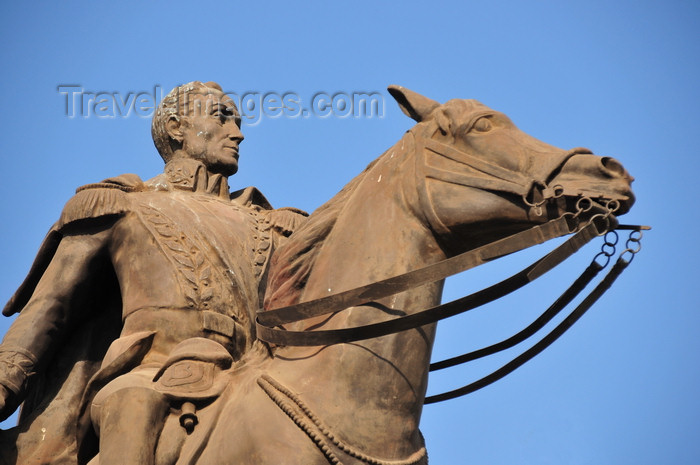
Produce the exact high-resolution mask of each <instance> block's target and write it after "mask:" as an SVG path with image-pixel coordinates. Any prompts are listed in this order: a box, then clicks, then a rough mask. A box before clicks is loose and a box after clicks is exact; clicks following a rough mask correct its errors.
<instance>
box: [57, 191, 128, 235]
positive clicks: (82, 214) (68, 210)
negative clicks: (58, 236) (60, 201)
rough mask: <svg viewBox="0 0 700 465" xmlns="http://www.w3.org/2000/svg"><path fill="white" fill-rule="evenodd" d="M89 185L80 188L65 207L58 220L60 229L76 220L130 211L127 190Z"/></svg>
mask: <svg viewBox="0 0 700 465" xmlns="http://www.w3.org/2000/svg"><path fill="white" fill-rule="evenodd" d="M112 186H114V185H113V184H112V185H111V186H110V187H109V188H105V187H102V186H100V187H97V186H95V187H88V186H84V187H86V188H83V189H78V191H77V194H75V195H74V196H73V197H72V198H71V199H70V200H68V202H67V203H66V206H65V207H64V208H63V212H62V213H61V218H60V219H59V221H58V227H59V229H60V228H62V227H63V226H65V225H67V224H70V223H72V222H74V221H78V220H84V219H90V218H99V217H101V216H106V215H120V214H123V213H125V212H127V211H128V204H129V201H128V199H127V198H126V192H124V190H123V189H121V188H119V187H116V188H115V187H112Z"/></svg>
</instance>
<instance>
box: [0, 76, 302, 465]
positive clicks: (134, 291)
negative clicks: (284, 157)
mask: <svg viewBox="0 0 700 465" xmlns="http://www.w3.org/2000/svg"><path fill="white" fill-rule="evenodd" d="M240 123H241V119H240V116H239V113H238V110H237V109H236V107H235V105H234V102H233V101H232V100H231V99H230V98H229V97H228V96H226V95H225V94H224V93H223V92H222V90H221V87H220V86H219V85H217V84H216V83H211V82H209V83H204V84H203V83H201V82H198V81H197V82H192V83H189V84H186V85H183V86H181V87H178V88H176V89H174V90H173V91H171V92H170V93H169V94H168V96H167V97H165V99H164V100H163V101H162V102H161V103H160V105H159V107H158V109H157V111H156V114H155V115H154V117H153V123H152V134H153V140H154V142H155V145H156V147H157V149H158V151H159V153H160V155H161V156H162V157H163V159H164V161H165V163H166V164H165V171H164V173H163V174H161V175H159V176H157V177H155V178H153V179H151V180H149V181H145V182H143V181H141V180H140V179H139V178H138V177H137V176H136V175H122V176H119V177H116V178H111V179H107V180H105V181H103V182H101V183H97V184H90V185H87V186H83V187H81V188H79V189H78V191H77V193H76V195H75V196H74V197H73V198H72V199H71V200H69V201H68V203H67V204H66V206H65V208H64V210H63V213H62V215H61V217H60V220H59V221H58V222H57V223H56V224H55V225H54V227H53V228H52V229H51V231H50V232H49V235H48V236H47V238H46V240H45V241H44V244H42V247H41V249H40V251H39V254H38V257H37V259H36V261H35V263H34V265H33V266H32V269H31V270H30V273H29V276H28V277H27V278H26V280H25V281H24V283H23V284H22V286H21V287H20V288H19V290H18V291H17V293H16V294H15V295H14V296H13V298H12V299H11V300H10V302H9V303H8V304H7V306H6V308H5V311H4V313H5V314H8V315H9V314H12V313H15V312H20V313H19V316H18V317H17V319H16V321H15V322H14V323H13V324H12V326H11V328H10V330H9V331H8V332H7V334H6V335H5V338H4V340H3V342H2V345H0V417H2V418H6V417H7V416H9V415H10V414H11V413H12V412H13V411H14V410H16V408H17V407H18V405H19V404H20V403H21V402H23V401H24V407H23V410H22V414H21V417H20V427H19V428H15V429H14V430H17V431H14V430H9V431H7V432H4V434H5V435H6V436H5V438H2V439H3V441H4V442H5V444H7V443H13V444H15V446H13V447H16V449H17V450H16V451H12V453H11V454H10V455H13V456H14V454H16V455H17V458H15V459H14V460H15V461H16V463H45V462H44V461H48V460H50V461H51V463H53V464H59V463H60V464H63V463H72V464H74V463H75V464H77V463H85V462H86V461H88V460H89V459H90V458H91V457H92V456H94V454H95V452H96V450H97V448H98V447H99V454H100V455H99V462H100V464H101V465H112V464H117V463H119V464H140V465H146V464H152V463H154V454H155V452H154V451H155V450H156V446H157V443H158V439H159V438H158V436H159V432H160V431H161V429H162V427H163V425H164V423H165V421H166V420H165V419H166V417H168V415H170V414H171V413H172V412H173V411H174V410H177V409H180V408H181V409H182V411H183V416H182V417H181V418H182V419H183V422H182V425H183V428H185V429H191V428H193V427H194V424H195V422H193V421H192V418H194V417H193V414H192V409H193V408H194V404H196V402H194V404H193V403H190V402H188V395H190V394H191V396H192V397H193V398H196V399H200V400H201V399H202V398H203V397H207V396H209V397H212V396H215V395H216V392H214V391H215V389H214V391H212V389H213V388H211V385H212V383H211V382H209V384H207V386H209V391H207V392H208V393H207V394H206V395H200V394H201V393H199V391H198V389H199V388H198V387H197V386H199V385H197V386H195V385H196V383H197V382H200V384H201V379H202V377H204V378H206V377H207V376H213V375H212V374H211V373H213V371H215V370H217V369H219V370H220V369H227V368H228V367H230V366H231V365H232V364H233V363H236V362H237V361H239V360H240V359H241V357H242V356H243V355H244V354H245V353H246V352H248V351H250V350H251V348H252V347H253V346H254V345H255V334H254V324H253V318H254V314H255V311H256V310H257V309H258V306H259V303H260V296H261V291H262V290H263V289H262V288H263V287H264V277H265V269H266V265H267V262H268V259H269V256H270V253H271V251H272V250H273V249H274V248H275V247H276V245H277V244H278V243H279V241H281V240H284V237H285V236H288V235H289V234H291V232H292V231H293V230H294V228H295V227H296V225H298V224H299V223H300V222H301V221H302V220H303V219H304V217H305V215H304V214H303V213H302V212H299V211H298V210H295V209H280V210H273V209H272V208H271V207H270V206H269V204H268V202H267V201H266V200H265V198H264V197H263V196H262V195H261V194H260V193H259V192H258V191H257V190H256V189H254V188H248V189H244V190H242V191H238V192H235V193H233V194H230V193H229V186H228V180H227V179H228V177H229V176H231V175H233V174H234V173H236V171H237V169H238V149H239V144H240V143H241V141H242V140H243V135H242V134H241V131H240ZM183 360H184V361H185V362H183ZM187 360H189V362H187ZM182 363H186V364H185V366H182V365H181V364H182ZM187 363H190V364H189V365H187ZM178 364H180V365H178ZM198 364H199V365H198ZM202 364H204V368H203V369H202V370H201V373H199V374H197V373H194V372H197V370H199V369H200V368H202ZM209 367H210V368H211V369H210V368H209ZM212 370H213V371H212ZM200 375H201V376H200ZM188 377H190V378H192V379H189V378H188ZM198 380H199V381H198ZM205 381H206V380H205ZM209 381H211V380H209ZM205 384H206V383H205ZM200 387H201V386H200ZM188 393H190V394H188ZM198 396H199V397H198ZM188 415H189V417H188ZM188 421H189V422H188ZM90 426H92V427H93V428H94V430H95V431H96V432H97V433H98V436H99V446H98V444H97V443H96V442H95V439H96V438H94V435H93V434H92V430H91V428H90ZM13 431H14V432H13ZM11 432H13V435H12V438H11V439H8V436H7V435H8V433H11ZM91 437H93V438H94V439H93V440H92V442H91V441H90V438H91ZM3 452H4V453H6V452H5V451H3ZM5 460H11V459H7V458H5ZM15 461H8V463H15ZM1 462H2V460H0V463H1Z"/></svg>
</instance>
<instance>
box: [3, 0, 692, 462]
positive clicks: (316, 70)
mask: <svg viewBox="0 0 700 465" xmlns="http://www.w3.org/2000/svg"><path fill="white" fill-rule="evenodd" d="M205 5H206V6H202V7H195V6H194V5H193V4H191V3H185V2H160V1H153V2H135V1H124V2H119V3H108V2H103V1H99V2H97V1H96V2H60V3H58V2H44V3H43V4H36V5H33V6H31V7H28V6H24V4H20V3H17V2H12V3H10V2H5V3H3V5H2V6H0V37H1V38H2V42H3V43H4V44H5V46H4V47H3V48H2V50H1V51H0V62H1V63H2V68H1V69H0V83H2V85H1V86H0V96H1V98H2V102H3V111H2V112H1V113H0V127H1V128H2V138H0V156H1V157H2V160H3V165H4V169H5V173H6V176H5V179H4V182H3V183H2V184H1V185H0V198H2V199H3V200H2V203H0V218H2V219H3V221H2V222H1V223H0V244H2V245H0V263H2V264H3V266H2V268H0V298H2V299H7V298H9V297H10V295H11V294H12V293H13V292H14V290H15V288H16V287H17V286H18V285H19V283H20V282H21V280H22V279H23V277H24V275H25V273H26V272H27V270H28V268H29V266H30V264H31V261H32V259H33V257H34V254H35V252H36V250H37V248H38V246H39V244H40V242H41V239H42V238H43V236H44V234H45V232H46V230H47V229H48V228H49V227H50V225H51V224H52V223H53V222H54V221H55V220H56V219H57V217H58V215H59V213H60V211H61V208H62V206H63V204H64V203H65V201H66V200H67V199H68V198H70V196H71V195H72V193H73V192H74V189H75V188H76V187H77V186H79V185H82V184H86V183H90V182H95V181H99V180H101V179H104V178H107V177H110V176H114V175H117V174H120V173H125V172H135V173H138V174H139V175H140V176H141V177H143V178H149V177H152V176H154V175H155V174H157V173H158V172H159V171H160V169H161V165H162V164H161V162H160V159H159V157H158V155H157V153H156V151H155V148H154V147H153V145H152V142H151V140H150V120H149V119H147V118H143V117H140V116H139V115H138V114H136V111H132V112H131V113H129V116H128V117H121V116H117V117H114V118H104V117H96V116H95V115H92V116H90V117H82V116H81V115H78V116H76V117H74V118H69V117H67V116H66V101H65V95H64V94H61V93H59V91H58V89H57V88H58V86H61V85H77V86H79V87H80V88H82V89H84V90H85V91H86V92H88V91H92V92H95V93H98V92H109V93H111V94H112V95H117V96H119V97H120V98H127V97H128V95H129V93H130V92H131V93H132V95H134V94H136V93H139V92H149V91H150V92H152V91H153V89H154V87H155V86H160V87H161V88H162V89H164V90H165V91H167V90H169V89H170V88H172V87H173V86H174V85H177V84H180V83H183V82H188V81H191V80H195V79H196V80H203V81H208V80H214V81H217V82H219V83H221V84H222V86H223V87H224V88H225V89H226V90H231V91H235V92H237V93H240V94H243V93H246V92H248V93H260V94H264V93H269V92H274V93H277V94H279V95H282V94H284V93H286V92H294V93H295V94H296V95H298V96H300V97H301V99H302V100H303V101H304V102H309V101H310V100H311V97H312V96H313V95H315V94H317V93H319V92H325V93H328V94H329V95H333V94H335V93H338V92H342V93H352V92H380V93H381V94H382V96H383V99H384V103H385V105H384V111H383V116H382V117H374V118H353V117H345V118H341V117H334V116H330V117H325V118H323V117H317V116H313V115H312V116H310V117H308V118H304V117H296V118H291V117H285V116H281V117H278V118H262V119H261V120H260V121H259V122H258V123H257V124H255V125H246V126H244V128H243V131H244V134H245V136H246V140H245V142H244V143H243V145H242V150H241V162H240V165H241V169H240V173H239V174H238V175H236V177H235V178H233V179H232V180H231V184H232V186H234V187H236V188H237V187H243V186H247V185H256V186H258V187H259V188H260V189H261V190H262V191H263V192H264V193H265V194H266V195H267V197H268V198H269V199H270V201H271V202H272V203H273V204H274V205H275V206H286V205H289V206H296V207H299V208H302V209H305V210H308V211H312V210H314V209H315V208H317V207H318V206H319V205H320V204H322V203H323V202H324V201H325V200H327V199H328V198H330V197H331V196H332V195H333V194H334V193H335V192H337V191H338V190H339V189H340V188H341V187H342V186H343V185H344V184H345V182H347V181H348V180H349V179H350V178H351V177H353V176H354V175H355V174H356V173H358V172H359V171H360V170H362V169H363V168H364V166H366V165H367V163H369V162H370V161H371V160H372V159H373V158H375V157H376V156H378V155H379V154H380V153H382V152H383V151H384V150H385V149H386V148H388V147H389V146H391V145H392V144H393V143H394V142H395V141H396V140H398V139H399V137H400V136H401V135H402V133H403V132H404V131H405V130H407V129H409V128H410V127H411V125H412V121H411V120H409V119H408V118H406V117H405V116H404V115H403V114H402V113H401V112H400V111H399V110H398V108H397V107H396V105H395V104H394V103H393V101H392V100H391V97H390V96H389V94H388V93H387V92H386V90H385V89H386V86H387V85H389V84H401V85H403V86H406V87H408V88H410V89H413V90H415V91H418V92H420V93H423V94H424V95H426V96H429V97H431V98H433V99H436V100H438V101H441V102H444V101H446V100H448V99H451V98H475V99H477V100H480V101H481V102H483V103H485V104H486V105H488V106H490V107H492V108H494V109H497V110H500V111H503V112H504V113H506V114H507V115H509V116H510V117H511V119H512V120H513V121H514V122H515V123H516V124H517V125H518V126H519V127H520V128H521V129H523V130H524V131H525V132H528V133H529V134H531V135H533V136H535V137H537V138H539V139H541V140H544V141H546V142H548V143H551V144H553V145H556V146H559V147H565V148H570V147H576V146H585V147H589V148H591V149H592V150H593V151H594V152H595V153H597V154H599V155H610V156H614V157H615V158H617V159H618V160H620V161H621V162H622V163H623V164H624V165H625V166H626V168H627V169H628V170H629V171H630V173H632V175H633V176H635V177H636V179H637V180H636V182H635V184H634V190H635V193H636V195H637V204H636V205H635V207H634V208H633V210H632V212H631V213H630V214H629V215H628V216H627V217H626V218H624V221H625V222H629V223H643V224H651V225H653V227H654V229H653V230H652V231H650V232H648V233H647V234H646V235H645V238H644V249H643V250H642V253H641V254H640V255H639V256H637V258H635V260H634V262H633V264H632V265H631V266H630V268H629V270H628V271H627V272H626V274H625V275H623V276H622V277H621V278H620V279H619V282H618V283H617V284H616V285H615V286H614V287H613V289H612V290H611V291H610V292H609V294H607V295H606V296H604V297H603V298H602V299H601V301H600V302H599V303H598V304H597V305H596V306H595V307H594V308H593V309H592V310H591V311H590V312H589V313H588V314H586V315H585V316H584V318H583V319H582V320H581V321H580V322H579V323H577V325H576V326H575V327H574V328H573V329H572V330H571V331H570V332H569V333H567V334H566V335H565V336H564V337H562V338H561V339H560V340H559V341H557V342H556V343H555V344H554V345H553V346H552V347H550V348H549V349H548V350H547V351H545V353H543V354H542V355H540V356H539V357H537V358H536V359H535V360H533V361H531V362H530V363H528V364H527V365H525V366H524V367H522V368H520V369H519V370H517V371H516V372H515V373H513V374H512V375H510V376H509V377H507V378H506V379H504V380H501V381H499V382H498V383H496V384H494V385H492V386H489V387H487V388H485V389H483V390H481V391H479V392H477V393H474V394H471V395H469V396H467V397H464V398H461V399H458V400H454V401H451V402H448V403H445V404H441V405H437V406H426V408H425V409H424V414H423V419H422V423H421V427H422V430H423V432H424V434H425V437H426V441H427V445H428V449H429V452H430V456H431V463H432V464H437V465H455V464H462V463H474V464H480V465H513V464H520V463H526V464H531V463H532V464H553V465H559V464H574V465H577V464H595V465H599V464H616V465H619V464H635V465H640V464H649V465H657V464H661V463H664V464H666V463H668V464H675V465H681V464H695V463H698V462H699V461H700V443H699V442H698V441H697V435H698V431H699V430H700V399H699V397H698V395H697V393H698V392H699V388H700V364H699V363H698V353H699V352H700V338H699V337H698V333H699V332H700V312H699V310H700V306H699V305H698V290H697V289H698V278H697V275H696V273H697V270H698V259H700V256H699V254H698V248H697V245H696V243H695V241H694V239H695V238H694V235H695V234H696V233H697V230H698V226H700V222H699V221H698V204H697V201H696V199H695V197H696V190H695V189H696V183H695V182H694V181H695V179H696V176H697V173H698V168H699V167H700V163H699V162H698V156H697V153H696V150H697V148H696V149H692V147H694V146H695V145H696V144H695V143H694V142H692V140H693V137H696V136H694V135H693V134H695V135H697V134H698V129H699V123H700V117H699V116H698V115H699V112H698V103H700V86H699V85H698V83H699V82H700V72H699V68H698V59H699V57H700V35H698V32H697V23H698V20H700V7H699V6H698V5H697V4H696V3H695V2H684V1H666V2H660V1H659V2H652V1H626V0H625V1H618V2H604V1H595V0H594V1H589V2H553V1H552V2H549V1H531V2H516V1H502V2H457V1H455V2H434V3H431V4H428V3H426V2H413V1H411V2H401V3H395V4H388V3H385V2H377V1H371V2H370V1H354V2H347V3H342V4H341V3H327V2H307V3H306V4H305V6H301V4H300V3H290V2H267V3H265V4H262V3H260V4H258V3H256V4H253V2H238V1H230V2H216V1H211V2H206V4H205ZM594 248H595V246H594ZM594 252H595V250H594V249H587V250H586V251H584V252H582V255H581V256H580V257H576V259H574V260H573V261H572V263H571V264H567V265H566V266H565V267H564V268H562V269H560V270H559V269H558V270H557V271H555V272H554V273H553V274H552V276H548V277H546V278H543V280H542V282H539V283H536V284H534V285H533V287H532V288H528V289H526V290H524V291H523V292H522V293H521V294H518V295H516V296H512V297H511V298H509V299H505V300H504V301H502V302H498V303H496V304H493V305H491V306H489V307H487V308H484V309H482V310H479V311H478V312H476V313H474V314H473V315H465V316H460V317H456V318H454V319H452V320H448V321H446V322H443V323H441V324H440V328H439V331H438V339H437V342H436V345H435V350H434V358H435V359H439V358H445V357H447V356H450V355H454V354H457V353H459V352H460V351H466V350H469V349H472V348H477V347H480V346H482V345H485V344H488V343H489V342H493V341H497V340H499V339H501V338H503V337H505V336H508V335H509V334H511V333H513V332H515V331H517V330H518V329H520V328H522V327H523V326H524V325H525V324H526V322H527V321H529V320H531V319H533V318H534V316H535V315H536V314H537V311H538V309H540V310H541V309H543V308H545V307H546V306H547V305H548V304H549V302H551V300H553V299H554V297H555V296H556V295H557V294H558V293H559V292H561V290H562V289H563V288H564V287H565V286H567V285H568V283H569V282H570V281H571V280H572V279H573V277H574V273H577V272H578V270H580V269H582V268H583V267H584V266H585V265H586V264H587V262H588V261H589V260H590V257H591V256H592V254H593V253H594ZM526 259H527V257H520V256H516V257H512V258H509V259H507V260H506V261H504V263H502V264H501V263H500V262H499V263H498V264H497V266H491V267H489V268H485V269H482V268H479V269H477V270H475V271H473V272H471V273H467V274H466V275H465V276H459V277H457V278H454V279H450V280H449V281H448V284H447V286H446V293H445V297H446V298H449V299H452V298H455V297H457V296H459V295H461V294H463V293H465V292H468V291H469V290H475V289H479V288H480V287H483V286H485V285H487V284H488V283H490V282H493V281H495V280H496V279H498V277H499V276H504V275H505V274H507V273H508V272H513V271H515V270H517V269H518V266H519V265H520V264H521V263H522V262H524V261H525V260H526ZM9 322H10V320H8V319H5V320H4V321H2V322H0V333H4V332H5V330H6V328H7V327H8V325H9ZM514 354H515V353H510V354H509V355H510V357H512V356H513V355H514ZM507 358H508V355H507V356H506V358H502V359H496V360H491V361H488V362H486V363H484V364H476V365H473V366H470V367H468V368H466V369H460V370H455V371H452V372H450V373H447V374H444V375H443V374H439V375H438V376H435V377H434V378H432V379H431V384H430V388H429V391H430V392H431V393H435V392H439V391H440V390H443V389H449V388H453V387H456V386H458V385H460V383H461V382H462V381H465V382H466V381H468V380H473V379H476V378H477V377H479V376H480V375H481V374H484V373H486V372H488V370H489V368H491V369H493V368H495V367H497V366H499V365H500V364H501V363H503V362H504V361H505V360H507ZM9 425H10V424H9V423H5V424H4V425H3V426H5V427H8V426H9Z"/></svg>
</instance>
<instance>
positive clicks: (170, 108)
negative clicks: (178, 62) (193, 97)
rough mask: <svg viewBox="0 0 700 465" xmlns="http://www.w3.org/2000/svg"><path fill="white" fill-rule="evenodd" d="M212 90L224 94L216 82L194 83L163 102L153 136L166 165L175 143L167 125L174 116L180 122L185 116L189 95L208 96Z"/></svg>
mask: <svg viewBox="0 0 700 465" xmlns="http://www.w3.org/2000/svg"><path fill="white" fill-rule="evenodd" d="M211 89H214V90H218V91H219V92H223V90H222V89H221V86H220V85H219V84H217V83H216V82H204V83H202V82H201V81H192V82H188V83H187V84H183V85H181V86H178V87H176V88H174V89H173V90H171V91H170V92H169V93H168V95H166V96H165V98H164V99H163V100H161V102H160V104H159V105H158V108H157V109H156V112H155V114H154V115H153V120H152V122H151V136H152V137H153V143H154V144H155V145H156V149H158V153H159V154H160V156H161V157H162V158H163V161H165V162H166V163H167V162H168V161H170V158H171V157H172V156H173V149H174V147H173V145H174V142H175V141H173V140H172V139H171V138H170V136H169V135H168V131H167V130H166V123H167V122H168V120H169V119H170V118H172V117H173V116H174V117H175V118H177V119H178V120H180V119H181V117H182V116H185V114H186V112H187V103H188V99H189V94H205V95H206V94H208V93H209V91H210V90H211Z"/></svg>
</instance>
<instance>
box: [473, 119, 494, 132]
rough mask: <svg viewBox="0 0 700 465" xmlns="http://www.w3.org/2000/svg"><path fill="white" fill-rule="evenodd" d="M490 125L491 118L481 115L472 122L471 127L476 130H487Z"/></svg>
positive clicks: (489, 128)
mask: <svg viewBox="0 0 700 465" xmlns="http://www.w3.org/2000/svg"><path fill="white" fill-rule="evenodd" d="M492 127H493V126H492V124H491V120H489V118H488V116H482V117H481V118H479V119H478V120H476V121H475V122H474V125H473V126H472V129H473V130H475V131H477V132H488V131H490V130H491V128H492Z"/></svg>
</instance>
